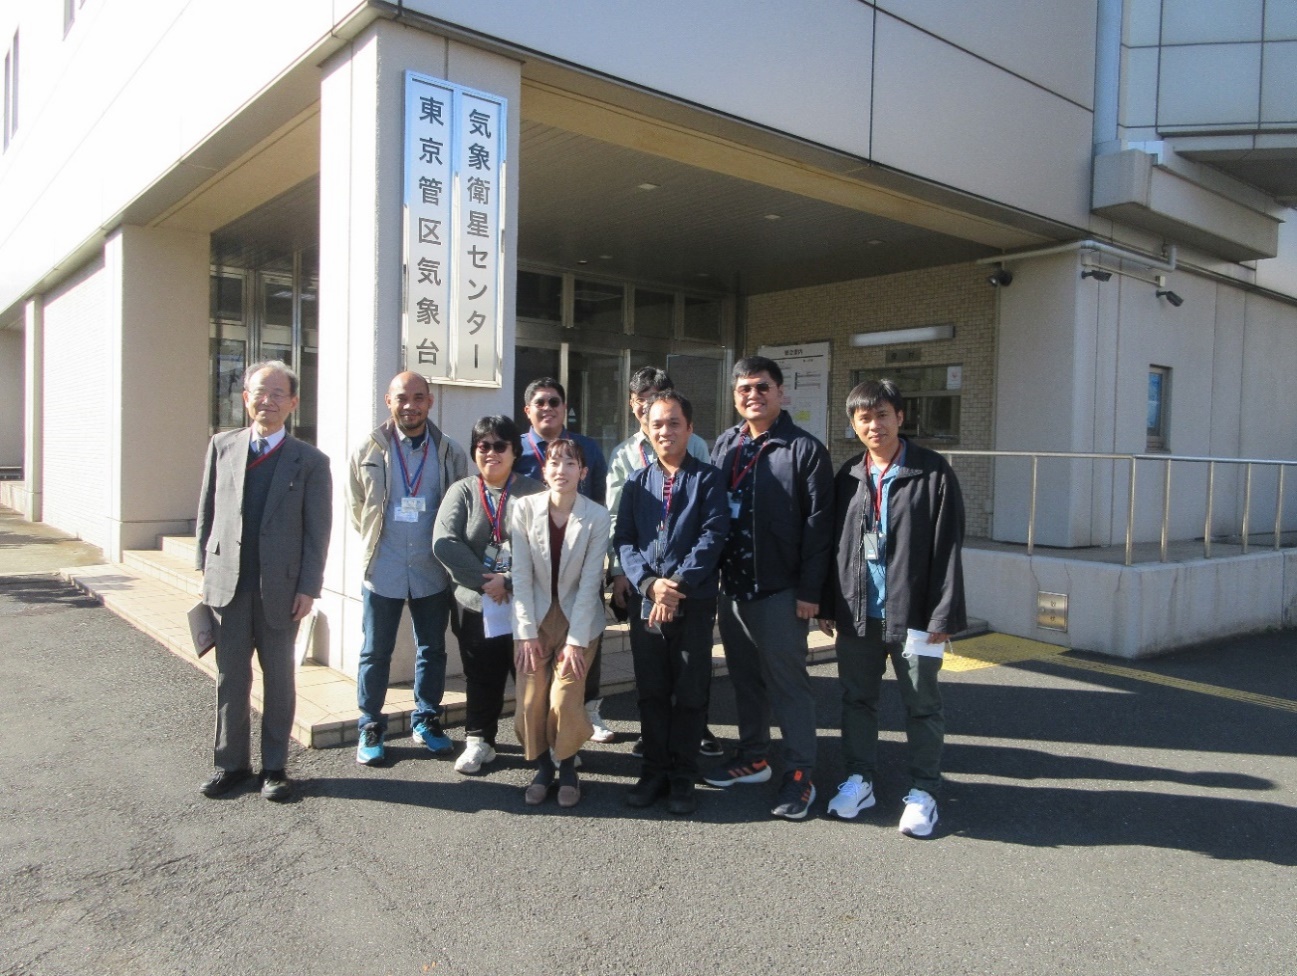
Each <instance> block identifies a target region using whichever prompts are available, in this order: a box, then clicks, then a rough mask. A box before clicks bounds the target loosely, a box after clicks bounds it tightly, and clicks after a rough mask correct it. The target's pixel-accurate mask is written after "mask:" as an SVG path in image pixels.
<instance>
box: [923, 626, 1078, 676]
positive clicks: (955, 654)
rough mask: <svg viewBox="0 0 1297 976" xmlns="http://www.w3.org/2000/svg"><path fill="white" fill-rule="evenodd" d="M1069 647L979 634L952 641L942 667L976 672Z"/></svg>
mask: <svg viewBox="0 0 1297 976" xmlns="http://www.w3.org/2000/svg"><path fill="white" fill-rule="evenodd" d="M1066 650H1067V648H1065V647H1057V646H1055V645H1054V644H1046V643H1044V642H1043V641H1034V640H1028V639H1027V638H1026V637H1013V636H1011V635H1009V634H979V635H978V636H977V637H968V638H966V639H964V640H961V641H958V642H957V643H954V644H951V650H950V651H949V652H948V653H947V654H946V658H945V660H944V661H943V662H942V665H941V667H942V670H944V671H976V670H977V669H978V668H993V667H995V666H996V665H999V664H1014V663H1016V662H1018V661H1035V660H1038V659H1040V658H1042V657H1056V656H1058V655H1059V654H1062V653H1063V652H1065V651H1066Z"/></svg>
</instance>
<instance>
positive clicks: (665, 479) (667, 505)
mask: <svg viewBox="0 0 1297 976" xmlns="http://www.w3.org/2000/svg"><path fill="white" fill-rule="evenodd" d="M675 482H676V476H675V475H673V474H666V473H663V475H662V525H663V526H665V525H666V524H667V520H668V519H669V518H670V517H671V489H672V488H673V487H674V486H675Z"/></svg>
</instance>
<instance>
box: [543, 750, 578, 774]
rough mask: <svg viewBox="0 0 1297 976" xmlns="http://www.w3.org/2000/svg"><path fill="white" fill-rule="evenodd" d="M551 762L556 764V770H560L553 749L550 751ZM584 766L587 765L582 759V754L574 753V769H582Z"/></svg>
mask: <svg viewBox="0 0 1297 976" xmlns="http://www.w3.org/2000/svg"><path fill="white" fill-rule="evenodd" d="M549 761H550V762H552V763H553V764H554V768H555V769H558V756H556V755H554V750H553V749H551V750H550V751H549ZM583 765H585V761H584V760H583V759H582V758H581V753H579V752H574V753H573V754H572V768H573V769H580V768H581V767H582V766H583Z"/></svg>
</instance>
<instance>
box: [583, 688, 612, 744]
mask: <svg viewBox="0 0 1297 976" xmlns="http://www.w3.org/2000/svg"><path fill="white" fill-rule="evenodd" d="M602 704H603V699H602V698H595V699H593V700H592V701H588V702H586V703H585V713H586V715H587V716H589V718H590V724H591V725H593V726H594V732H593V733H592V734H591V735H590V740H591V741H592V742H612V741H613V739H615V738H617V733H616V732H614V731H613V730H612V729H610V728H608V726H606V725H604V724H603V719H602V718H600V717H599V706H600V705H602Z"/></svg>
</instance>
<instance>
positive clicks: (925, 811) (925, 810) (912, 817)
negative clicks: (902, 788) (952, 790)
mask: <svg viewBox="0 0 1297 976" xmlns="http://www.w3.org/2000/svg"><path fill="white" fill-rule="evenodd" d="M936 825H937V801H936V800H935V799H934V798H933V796H932V794H931V793H925V792H923V790H913V789H912V790H910V792H909V793H907V794H906V795H905V812H904V813H902V814H901V823H900V826H899V827H897V828H896V829H897V830H899V831H900V832H901V833H903V834H905V835H906V836H907V837H927V836H928V835H929V834H930V833H932V828H933V827H935V826H936Z"/></svg>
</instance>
